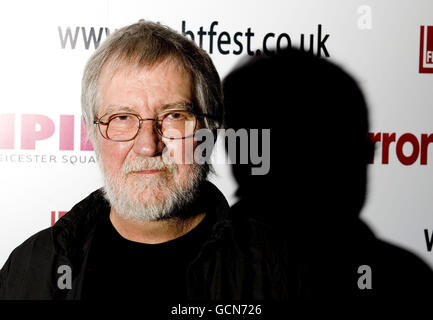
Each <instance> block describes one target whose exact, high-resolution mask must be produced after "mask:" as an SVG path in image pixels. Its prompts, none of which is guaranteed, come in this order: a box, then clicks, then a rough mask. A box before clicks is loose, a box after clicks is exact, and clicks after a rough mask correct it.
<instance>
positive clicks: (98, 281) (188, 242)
mask: <svg viewBox="0 0 433 320" xmlns="http://www.w3.org/2000/svg"><path fill="white" fill-rule="evenodd" d="M209 220H210V218H208V217H207V216H205V218H204V219H203V220H202V221H201V222H200V223H199V224H198V225H197V226H196V227H195V228H194V229H192V230H191V231H189V232H188V233H186V234H185V235H183V236H181V237H179V238H176V239H174V240H171V241H168V242H164V243H160V244H144V243H139V242H134V241H130V240H127V239H125V238H123V237H122V236H121V235H120V234H119V233H118V232H117V230H116V229H115V228H114V227H113V225H112V224H111V221H110V219H109V215H108V214H105V215H104V218H103V219H101V221H99V223H98V224H97V226H96V230H95V238H94V241H93V243H92V247H91V249H90V253H89V268H88V269H87V272H86V277H85V284H84V286H85V287H84V292H83V296H84V299H104V300H107V299H140V300H142V299H147V300H163V301H167V300H176V301H178V300H180V299H182V300H183V299H186V270H187V268H188V266H189V264H190V263H191V262H192V261H193V260H194V259H195V258H196V256H197V255H198V253H199V251H200V248H201V246H202V245H203V243H204V242H205V241H206V239H207V237H208V236H209V234H210V232H211V230H210V229H211V226H212V225H211V222H210V221H209Z"/></svg>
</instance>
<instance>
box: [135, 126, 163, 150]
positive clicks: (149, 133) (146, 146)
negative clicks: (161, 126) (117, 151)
mask: <svg viewBox="0 0 433 320" xmlns="http://www.w3.org/2000/svg"><path fill="white" fill-rule="evenodd" d="M163 145H164V144H163V142H162V140H161V136H160V135H159V134H158V133H157V132H156V131H155V129H154V126H153V121H152V120H145V121H142V122H141V128H140V130H139V131H138V135H137V136H136V137H135V140H134V146H133V150H134V152H135V153H137V154H140V155H142V156H146V157H154V156H157V155H160V154H161V153H162V151H163V148H164V147H163Z"/></svg>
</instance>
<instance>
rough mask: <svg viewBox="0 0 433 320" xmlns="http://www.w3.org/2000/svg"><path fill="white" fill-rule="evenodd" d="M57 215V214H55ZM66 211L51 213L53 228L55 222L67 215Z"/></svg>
mask: <svg viewBox="0 0 433 320" xmlns="http://www.w3.org/2000/svg"><path fill="white" fill-rule="evenodd" d="M56 213H57V214H56ZM67 213H68V211H57V212H56V211H51V226H53V225H54V224H55V223H56V221H57V220H59V219H60V218H61V217H63V216H64V215H65V214H67Z"/></svg>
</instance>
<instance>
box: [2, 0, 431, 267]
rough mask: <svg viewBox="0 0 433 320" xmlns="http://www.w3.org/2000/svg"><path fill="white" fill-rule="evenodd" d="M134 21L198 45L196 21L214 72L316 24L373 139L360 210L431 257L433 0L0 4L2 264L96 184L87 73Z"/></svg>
mask: <svg viewBox="0 0 433 320" xmlns="http://www.w3.org/2000/svg"><path fill="white" fill-rule="evenodd" d="M139 19H148V20H153V21H160V22H161V23H163V24H166V25H169V26H171V27H172V28H174V29H176V30H178V31H180V32H182V31H183V32H185V33H186V34H187V35H188V36H189V37H192V36H194V39H195V41H197V42H200V34H199V32H200V33H201V34H202V36H201V37H202V38H201V42H202V46H203V48H204V49H205V50H206V51H208V52H209V53H210V56H211V57H212V59H213V61H214V63H215V65H216V67H217V69H218V71H219V73H220V75H221V77H222V78H224V76H225V75H226V74H227V73H228V72H229V71H230V70H231V69H232V68H233V67H234V66H235V65H236V63H238V62H239V61H240V59H241V58H242V57H244V56H246V55H249V54H259V53H260V54H264V53H266V50H267V49H272V48H275V47H276V46H280V47H283V46H287V44H288V42H289V40H290V43H291V45H293V46H299V45H300V40H301V37H302V35H303V37H304V40H305V41H304V47H305V48H310V35H313V37H314V41H313V42H312V44H313V46H312V49H313V51H314V52H315V54H317V55H320V56H322V57H324V58H325V59H330V60H331V61H333V62H335V63H337V64H339V65H340V66H342V67H343V68H344V69H345V70H346V71H348V72H349V73H350V74H351V75H352V76H353V77H354V78H355V79H356V80H357V81H358V83H359V85H360V87H361V88H362V90H363V92H364V94H365V97H366V100H367V102H368V106H369V108H370V118H371V132H372V135H374V136H375V137H376V139H377V140H378V142H377V143H376V155H375V160H374V164H371V165H369V186H368V197H367V203H366V205H365V207H364V209H363V212H362V219H364V220H365V221H366V222H367V223H368V225H369V226H371V227H372V228H373V230H374V231H375V233H376V235H377V236H378V237H380V238H382V239H385V240H387V241H390V242H392V243H394V244H397V245H399V246H401V247H403V248H406V249H409V250H411V251H412V252H415V253H416V254H417V255H419V256H420V257H421V258H422V259H423V260H425V261H426V262H427V263H429V264H430V265H431V266H432V267H433V253H432V252H431V247H430V248H429V242H430V240H431V237H432V232H433V196H432V194H433V147H432V146H429V144H430V142H431V141H432V140H433V135H432V136H430V135H431V134H433V103H432V100H433V95H432V91H433V73H432V71H433V57H432V53H433V1H431V0H417V1H410V0H398V1H395V0H380V1H379V0H375V1H373V0H371V1H358V0H340V1H337V0H332V1H331V0H328V1H323V0H316V1H313V0H290V1H288V0H267V1H258V0H249V1H232V0H230V1H228V0H219V1H195V0H183V1H167V0H158V1H146V0H139V1H131V0H112V1H79V0H73V1H44V0H37V1H15V0H14V1H1V2H0V41H1V50H0V90H1V91H0V199H1V210H0V265H1V266H2V265H3V263H4V262H5V261H6V259H7V257H8V256H9V254H10V252H11V251H12V250H13V248H15V247H16V246H18V245H19V244H20V243H22V242H23V241H24V240H25V239H27V238H28V237H29V236H31V235H32V234H34V233H36V232H37V231H40V230H42V229H45V228H47V227H49V226H51V224H52V223H54V222H55V221H56V220H57V219H58V218H59V216H61V215H62V214H64V212H67V211H68V210H69V209H70V208H71V207H72V206H73V205H74V204H75V203H77V202H78V201H79V200H81V199H82V198H84V197H86V196H87V195H88V194H89V193H90V192H92V191H93V190H95V189H96V188H98V187H100V186H101V177H100V173H99V170H98V166H97V164H96V163H95V156H94V153H93V151H91V146H90V145H88V144H86V143H85V141H83V140H82V136H83V133H82V129H81V121H80V116H81V114H80V81H81V76H82V71H83V67H84V65H85V62H86V60H87V59H88V57H89V56H90V55H91V54H92V52H93V51H94V50H95V47H97V46H98V45H99V43H101V42H102V41H103V40H104V39H105V38H106V36H107V34H109V33H110V32H112V31H113V30H115V29H116V28H119V27H122V26H124V25H126V24H130V23H133V22H136V21H138V20H139ZM211 25H213V27H212V28H213V30H214V31H215V32H216V34H215V35H214V36H213V40H212V46H211V44H210V36H209V31H210V29H211ZM264 39H266V41H265V42H264ZM218 40H219V42H218ZM287 95H288V99H290V90H288V92H287ZM379 140H380V141H379ZM218 149H219V150H220V149H221V148H220V147H219V148H218ZM220 151H221V150H220ZM336 157H337V158H336V159H337V160H336V161H343V158H342V155H336ZM216 169H217V175H216V176H214V177H212V178H211V180H212V181H214V182H215V184H216V185H217V186H218V187H219V188H220V189H221V190H222V191H223V193H224V194H225V195H226V197H227V199H228V201H229V202H230V204H233V203H234V202H235V201H236V198H235V197H234V195H233V193H234V191H235V189H236V183H235V181H234V180H233V178H232V176H231V175H230V170H229V167H228V166H225V165H220V166H216ZM318 246H320V244H318ZM318 249H320V248H318ZM429 249H430V250H429ZM395 267H396V268H398V266H395Z"/></svg>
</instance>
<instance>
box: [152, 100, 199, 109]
mask: <svg viewBox="0 0 433 320" xmlns="http://www.w3.org/2000/svg"><path fill="white" fill-rule="evenodd" d="M170 109H185V110H188V111H192V104H191V102H189V101H184V100H182V101H178V102H172V103H167V104H163V105H162V106H160V107H158V111H165V110H170Z"/></svg>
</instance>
